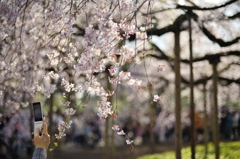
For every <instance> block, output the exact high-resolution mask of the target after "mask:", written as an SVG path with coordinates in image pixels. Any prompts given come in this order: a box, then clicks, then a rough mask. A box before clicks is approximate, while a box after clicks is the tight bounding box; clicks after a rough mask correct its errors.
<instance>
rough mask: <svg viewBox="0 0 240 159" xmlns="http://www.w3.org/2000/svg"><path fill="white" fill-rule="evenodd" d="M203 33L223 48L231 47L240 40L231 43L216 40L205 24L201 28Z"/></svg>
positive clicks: (239, 38)
mask: <svg viewBox="0 0 240 159" xmlns="http://www.w3.org/2000/svg"><path fill="white" fill-rule="evenodd" d="M199 28H200V29H201V30H202V32H203V33H204V34H205V35H206V36H207V37H208V38H209V39H210V40H211V41H213V42H216V43H218V45H220V46H221V47H226V46H230V45H232V44H235V43H237V42H238V41H239V40H240V37H237V38H235V39H233V40H231V41H224V40H222V39H220V38H216V37H215V36H214V35H213V34H212V33H211V32H210V31H209V30H208V29H207V28H206V27H205V26H204V25H203V24H202V25H200V26H199Z"/></svg>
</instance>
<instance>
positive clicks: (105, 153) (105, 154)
mask: <svg viewBox="0 0 240 159" xmlns="http://www.w3.org/2000/svg"><path fill="white" fill-rule="evenodd" d="M108 126H109V117H107V118H106V120H105V132H104V133H105V134H104V137H105V138H104V159H109V150H110V149H109V142H108V138H109V134H108Z"/></svg>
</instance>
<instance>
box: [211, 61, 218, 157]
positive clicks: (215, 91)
mask: <svg viewBox="0 0 240 159" xmlns="http://www.w3.org/2000/svg"><path fill="white" fill-rule="evenodd" d="M209 62H210V64H212V68H213V122H214V125H213V127H214V131H213V137H214V145H215V159H219V155H220V150H219V149H220V148H219V124H218V100H217V95H218V88H217V82H218V73H217V64H218V63H219V62H220V59H219V58H214V59H211V60H210V61H209Z"/></svg>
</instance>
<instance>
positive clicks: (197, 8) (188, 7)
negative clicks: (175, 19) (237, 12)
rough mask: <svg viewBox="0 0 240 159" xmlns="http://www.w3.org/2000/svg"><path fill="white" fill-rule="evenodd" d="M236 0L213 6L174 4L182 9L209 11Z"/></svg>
mask: <svg viewBox="0 0 240 159" xmlns="http://www.w3.org/2000/svg"><path fill="white" fill-rule="evenodd" d="M237 1H238V0H230V1H228V2H226V3H224V4H222V5H219V6H214V7H199V6H196V5H194V6H185V5H180V4H178V5H177V6H176V8H177V9H184V10H201V11H209V10H215V9H219V8H222V7H226V6H228V5H230V4H232V3H235V2H237Z"/></svg>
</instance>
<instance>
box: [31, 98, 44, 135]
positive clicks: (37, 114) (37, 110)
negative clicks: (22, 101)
mask: <svg viewBox="0 0 240 159" xmlns="http://www.w3.org/2000/svg"><path fill="white" fill-rule="evenodd" d="M33 116H34V135H35V136H36V135H39V134H37V133H38V131H37V130H38V129H40V133H41V131H42V124H43V123H42V120H43V113H42V107H41V103H40V102H35V103H33Z"/></svg>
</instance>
